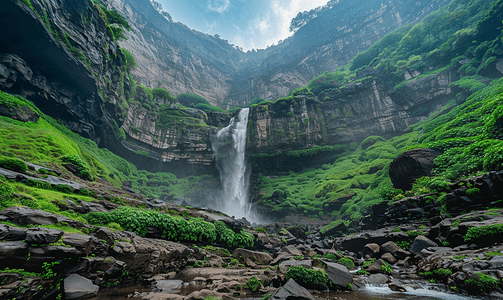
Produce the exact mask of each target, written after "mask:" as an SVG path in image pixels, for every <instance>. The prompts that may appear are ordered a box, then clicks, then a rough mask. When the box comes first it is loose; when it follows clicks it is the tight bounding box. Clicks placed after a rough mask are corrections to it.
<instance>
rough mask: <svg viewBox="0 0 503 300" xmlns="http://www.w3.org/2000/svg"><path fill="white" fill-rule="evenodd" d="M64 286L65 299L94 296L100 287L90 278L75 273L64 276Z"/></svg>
mask: <svg viewBox="0 0 503 300" xmlns="http://www.w3.org/2000/svg"><path fill="white" fill-rule="evenodd" d="M64 286H65V298H66V299H85V298H90V297H93V296H96V294H97V293H98V290H99V289H100V288H99V286H97V285H95V284H93V283H92V281H91V280H89V279H87V278H84V277H82V276H80V275H77V274H72V275H70V276H68V277H67V278H65V280H64Z"/></svg>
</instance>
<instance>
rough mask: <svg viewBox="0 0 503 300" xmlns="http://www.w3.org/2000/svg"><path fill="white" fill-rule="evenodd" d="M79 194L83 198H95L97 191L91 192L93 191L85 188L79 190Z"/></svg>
mask: <svg viewBox="0 0 503 300" xmlns="http://www.w3.org/2000/svg"><path fill="white" fill-rule="evenodd" d="M79 194H80V195H83V196H88V197H94V196H96V192H95V191H91V190H88V189H85V188H81V189H79Z"/></svg>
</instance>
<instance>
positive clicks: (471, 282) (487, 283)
mask: <svg viewBox="0 0 503 300" xmlns="http://www.w3.org/2000/svg"><path fill="white" fill-rule="evenodd" d="M474 275H475V278H468V279H466V280H465V284H466V285H468V286H473V287H477V288H478V289H480V291H484V290H488V289H493V288H497V287H498V286H499V285H500V284H501V282H500V281H499V280H498V279H496V278H493V277H491V276H489V275H486V274H484V273H475V274H474Z"/></svg>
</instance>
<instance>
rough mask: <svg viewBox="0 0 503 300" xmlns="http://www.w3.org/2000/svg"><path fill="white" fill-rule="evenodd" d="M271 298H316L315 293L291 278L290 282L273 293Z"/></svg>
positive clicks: (290, 299)
mask: <svg viewBox="0 0 503 300" xmlns="http://www.w3.org/2000/svg"><path fill="white" fill-rule="evenodd" d="M270 299H271V300H293V299H295V300H315V298H314V297H313V295H311V293H310V292H309V291H308V290H306V289H305V288H303V287H302V286H300V285H299V284H298V283H297V282H295V280H293V279H290V280H288V282H287V283H286V284H285V285H284V286H282V287H281V288H279V289H278V290H277V291H276V292H275V293H274V294H272V296H271V298H270Z"/></svg>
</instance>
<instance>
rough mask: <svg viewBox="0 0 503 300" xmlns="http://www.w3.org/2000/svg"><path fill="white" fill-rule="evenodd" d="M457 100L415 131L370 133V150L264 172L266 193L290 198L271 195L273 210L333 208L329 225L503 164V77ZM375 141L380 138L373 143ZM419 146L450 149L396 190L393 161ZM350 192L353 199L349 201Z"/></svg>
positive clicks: (309, 212)
mask: <svg viewBox="0 0 503 300" xmlns="http://www.w3.org/2000/svg"><path fill="white" fill-rule="evenodd" d="M454 105H455V104H454V101H451V102H449V103H448V104H447V105H446V106H445V107H444V109H442V110H441V111H440V112H438V113H436V114H434V115H433V116H432V117H430V118H429V119H427V120H425V121H422V122H420V123H418V124H415V125H413V126H411V127H410V129H409V131H411V132H410V133H407V134H404V135H402V136H399V137H395V138H392V139H390V140H384V139H382V138H371V139H366V140H365V141H364V142H362V145H363V146H364V148H366V149H365V150H363V149H362V146H359V147H358V148H357V149H356V150H354V151H350V150H347V151H346V152H345V153H343V154H341V155H339V158H337V159H336V160H335V161H334V162H333V163H332V164H326V165H324V166H323V167H322V168H320V169H316V170H313V169H309V170H305V171H303V172H300V173H293V172H291V173H290V175H288V176H278V177H274V178H268V177H264V176H260V177H259V181H260V188H261V190H262V191H263V192H264V194H265V195H266V197H268V196H272V194H273V193H274V192H277V193H276V194H279V195H280V197H281V198H282V199H283V200H284V202H283V203H281V204H279V205H278V204H276V203H275V202H274V201H272V200H265V201H264V203H265V205H268V206H270V207H271V209H272V210H273V211H288V212H291V213H293V212H297V213H305V214H307V215H320V214H321V215H327V214H330V215H331V216H332V217H335V218H337V220H336V221H334V222H333V223H332V224H331V225H330V226H329V227H327V228H326V229H325V230H327V229H329V228H332V227H335V226H337V225H339V224H340V223H342V222H346V223H347V222H348V221H349V220H352V219H358V218H360V217H362V216H364V215H365V214H367V213H368V212H369V211H370V208H371V206H372V205H374V204H376V203H379V202H382V201H383V200H393V199H400V198H403V197H405V196H412V195H417V194H424V193H428V192H437V193H442V192H443V191H444V190H445V189H446V188H447V185H448V181H449V180H451V181H454V180H457V179H460V178H463V177H466V176H471V175H474V174H477V173H479V172H485V171H491V170H498V169H501V167H502V165H503V155H502V153H503V142H502V141H501V137H503V129H502V128H500V127H499V126H498V125H497V124H499V122H500V121H498V120H502V119H503V113H502V112H503V79H498V80H495V81H494V82H493V83H491V84H490V85H489V86H487V87H486V88H483V89H481V90H479V91H478V92H476V93H474V94H473V95H472V96H470V97H469V98H468V99H467V100H466V102H464V103H463V104H461V105H458V106H455V107H454V108H453V106H454ZM448 109H451V110H450V111H448ZM446 111H447V113H445V112H446ZM419 136H421V137H419ZM371 143H374V144H373V145H371V146H369V144H371ZM413 148H439V149H442V150H445V153H444V154H443V155H441V156H439V157H438V158H437V159H436V160H435V163H436V164H437V168H435V169H434V172H433V173H434V175H435V176H437V177H435V178H432V179H429V178H423V179H421V180H418V182H417V184H416V185H414V186H413V189H412V191H409V192H406V193H405V192H404V191H400V190H395V191H393V189H392V186H391V181H390V178H389V175H388V170H389V164H390V162H391V161H392V160H393V159H394V158H396V157H397V156H398V155H399V154H401V153H402V152H404V151H406V150H409V149H413ZM446 180H447V181H446ZM474 192H476V191H474ZM347 198H350V199H349V200H347V201H346V199H347ZM441 198H442V197H440V198H439V200H442V199H441ZM341 200H342V201H343V202H344V203H343V204H342V203H341V204H342V206H341V207H340V209H337V206H334V203H336V202H337V201H341ZM334 207H336V208H335V209H333V208H334ZM444 209H445V211H443V212H448V208H447V207H445V208H444Z"/></svg>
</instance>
